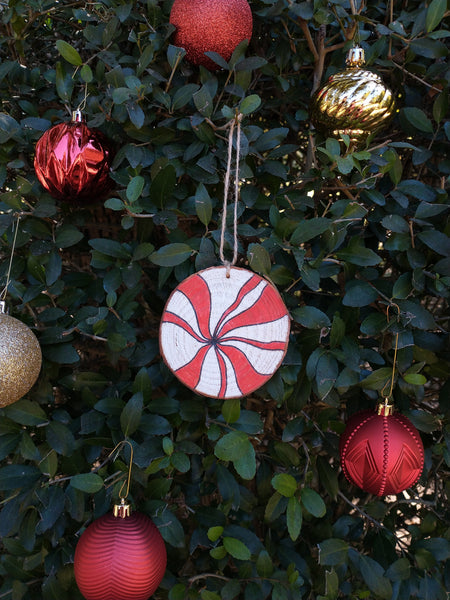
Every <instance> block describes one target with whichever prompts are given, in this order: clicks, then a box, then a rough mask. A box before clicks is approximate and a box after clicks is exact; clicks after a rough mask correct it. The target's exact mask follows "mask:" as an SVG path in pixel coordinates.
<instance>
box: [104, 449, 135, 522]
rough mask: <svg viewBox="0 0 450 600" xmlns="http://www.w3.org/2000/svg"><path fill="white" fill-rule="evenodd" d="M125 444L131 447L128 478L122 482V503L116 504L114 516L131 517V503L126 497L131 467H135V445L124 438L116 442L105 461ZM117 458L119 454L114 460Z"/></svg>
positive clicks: (120, 491) (120, 496) (128, 490)
mask: <svg viewBox="0 0 450 600" xmlns="http://www.w3.org/2000/svg"><path fill="white" fill-rule="evenodd" d="M125 444H128V446H129V447H130V462H129V465H128V474H127V478H126V480H125V481H124V482H123V483H122V486H121V488H120V490H119V498H120V504H115V505H114V509H113V512H114V516H115V517H120V518H121V519H125V517H129V516H130V514H131V505H130V504H129V503H128V502H127V501H126V499H127V497H128V494H129V492H130V483H131V469H132V467H133V445H132V444H131V442H129V441H128V440H122V441H121V442H119V443H118V444H116V446H115V447H114V448H113V450H111V452H110V453H109V454H108V457H107V459H106V461H105V462H107V461H108V460H110V459H111V458H112V457H113V455H114V454H115V453H117V454H118V453H119V452H120V451H121V450H122V449H123V447H124V446H125ZM116 458H117V456H116V457H115V458H114V460H115V459H116ZM125 486H126V491H125V493H124V488H125Z"/></svg>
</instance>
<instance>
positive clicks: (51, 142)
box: [34, 111, 112, 201]
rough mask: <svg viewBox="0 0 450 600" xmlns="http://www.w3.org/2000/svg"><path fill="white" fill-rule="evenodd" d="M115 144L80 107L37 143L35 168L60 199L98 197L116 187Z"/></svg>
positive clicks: (38, 175) (51, 192)
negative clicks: (112, 168)
mask: <svg viewBox="0 0 450 600" xmlns="http://www.w3.org/2000/svg"><path fill="white" fill-rule="evenodd" d="M111 158H112V148H111V145H110V143H109V141H108V140H107V138H106V137H105V136H104V135H103V133H102V132H101V131H99V130H98V129H90V128H89V127H88V126H87V125H86V123H85V121H84V119H83V117H82V115H81V112H80V111H75V112H74V113H73V116H72V121H70V122H68V123H59V124H58V125H54V126H53V127H51V128H50V129H48V130H47V131H46V132H45V133H44V134H43V135H42V137H41V138H40V139H39V140H38V142H37V144H36V154H35V158H34V170H35V171H36V175H37V177H38V179H39V181H40V182H41V184H42V185H43V186H44V187H45V189H46V190H47V191H48V192H49V193H50V194H51V195H52V196H53V197H54V198H56V199H58V200H95V201H97V200H98V199H99V198H102V197H104V196H105V195H106V194H107V193H108V192H109V190H110V189H111V187H112V182H111V179H110V177H109V170H110V161H111Z"/></svg>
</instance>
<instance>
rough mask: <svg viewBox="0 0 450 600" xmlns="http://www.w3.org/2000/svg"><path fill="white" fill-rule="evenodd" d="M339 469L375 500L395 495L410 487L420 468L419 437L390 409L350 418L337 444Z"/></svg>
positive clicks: (385, 408) (421, 467)
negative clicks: (338, 447) (339, 459)
mask: <svg viewBox="0 0 450 600" xmlns="http://www.w3.org/2000/svg"><path fill="white" fill-rule="evenodd" d="M340 453H341V466H342V470H343V472H344V475H345V476H346V478H347V479H348V480H349V481H350V482H351V483H353V484H354V485H356V486H358V487H360V488H361V489H362V490H364V491H366V492H370V493H371V494H375V495H376V496H387V495H389V494H399V493H400V492H402V491H403V490H405V489H407V488H409V487H411V486H412V485H414V484H415V483H416V482H417V480H418V479H419V477H420V475H421V473H422V470H423V465H424V451H423V444H422V440H421V439H420V435H419V433H418V431H417V429H416V428H415V427H414V425H413V424H412V423H411V421H410V420H409V419H408V418H407V417H405V416H404V415H402V414H400V413H394V412H393V407H392V405H387V404H380V405H379V407H378V411H377V412H376V411H372V410H367V411H362V412H360V413H357V414H355V415H353V416H352V417H351V418H350V419H349V421H348V423H347V426H346V429H345V431H344V434H343V435H342V437H341V440H340Z"/></svg>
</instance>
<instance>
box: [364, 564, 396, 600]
mask: <svg viewBox="0 0 450 600" xmlns="http://www.w3.org/2000/svg"><path fill="white" fill-rule="evenodd" d="M359 566H360V569H361V575H362V576H363V578H364V581H365V582H366V584H367V586H368V587H369V589H370V590H371V591H372V592H373V593H374V594H377V595H378V596H380V597H381V598H386V600H389V599H390V598H391V596H392V586H391V582H390V581H389V579H387V578H386V577H384V569H383V567H382V566H381V565H380V564H379V563H378V562H376V561H375V560H373V558H370V556H364V555H361V557H360V560H359Z"/></svg>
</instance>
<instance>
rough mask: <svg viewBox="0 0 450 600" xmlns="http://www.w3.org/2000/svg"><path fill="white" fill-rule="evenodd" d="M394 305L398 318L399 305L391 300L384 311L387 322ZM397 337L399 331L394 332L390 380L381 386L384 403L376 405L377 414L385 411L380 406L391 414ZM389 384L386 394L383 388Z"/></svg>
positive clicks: (399, 312) (398, 318) (398, 317)
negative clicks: (381, 410)
mask: <svg viewBox="0 0 450 600" xmlns="http://www.w3.org/2000/svg"><path fill="white" fill-rule="evenodd" d="M392 307H394V308H395V309H396V310H397V323H398V322H399V320H400V314H401V311H400V307H399V305H398V304H395V302H392V303H391V304H389V305H388V307H387V311H386V319H387V322H388V323H389V311H390V309H391V308H392ZM398 338H399V333H398V331H397V333H396V334H395V343H394V360H393V362H392V375H391V378H390V381H387V382H386V383H385V385H384V387H383V389H382V390H381V395H382V396H383V397H384V405H383V404H380V406H379V407H378V411H379V412H378V414H385V413H380V407H382V408H383V409H386V410H387V411H389V414H392V408H393V403H392V392H393V390H394V381H395V370H396V368H397V352H398ZM389 384H390V387H389V393H388V394H386V393H385V390H386V387H387V386H388V385H389Z"/></svg>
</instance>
